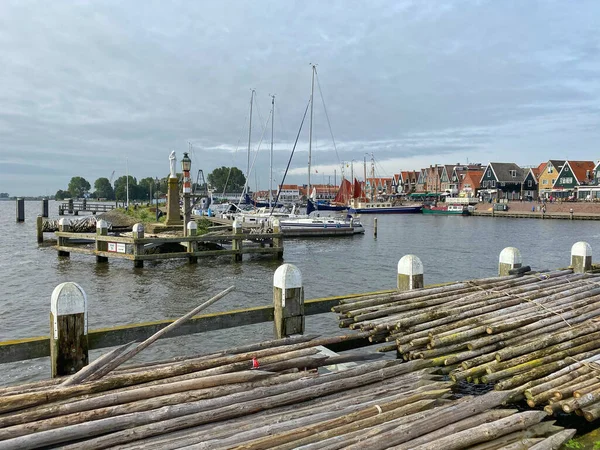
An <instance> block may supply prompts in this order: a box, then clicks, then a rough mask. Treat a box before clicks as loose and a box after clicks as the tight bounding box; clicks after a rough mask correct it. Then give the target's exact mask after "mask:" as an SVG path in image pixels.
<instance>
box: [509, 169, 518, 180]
mask: <svg viewBox="0 0 600 450" xmlns="http://www.w3.org/2000/svg"><path fill="white" fill-rule="evenodd" d="M510 176H511V177H513V178H514V177H516V176H517V171H516V170H510Z"/></svg>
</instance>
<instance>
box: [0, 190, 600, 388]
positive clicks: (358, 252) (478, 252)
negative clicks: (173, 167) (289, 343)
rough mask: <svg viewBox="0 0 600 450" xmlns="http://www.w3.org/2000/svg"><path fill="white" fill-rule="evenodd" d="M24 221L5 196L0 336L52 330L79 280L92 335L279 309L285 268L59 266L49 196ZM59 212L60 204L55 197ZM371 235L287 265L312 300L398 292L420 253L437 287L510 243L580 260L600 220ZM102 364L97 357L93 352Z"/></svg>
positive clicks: (161, 349) (491, 261) (322, 247)
mask: <svg viewBox="0 0 600 450" xmlns="http://www.w3.org/2000/svg"><path fill="white" fill-rule="evenodd" d="M25 211H26V215H25V217H26V221H25V223H16V222H15V202H14V201H0V276H1V278H2V288H1V289H0V340H6V339H13V338H21V337H31V336H40V335H45V334H47V333H48V329H49V326H48V315H49V311H50V295H51V293H52V290H53V289H54V287H55V286H56V285H58V284H59V283H62V282H64V281H74V282H77V283H79V284H80V285H81V286H82V287H83V289H84V290H85V291H86V293H87V295H88V316H89V325H90V328H99V327H106V326H111V325H117V324H126V323H135V322H145V321H150V320H158V319H165V318H176V317H179V316H181V315H183V314H184V313H186V312H188V311H190V310H191V309H193V308H194V307H195V306H197V305H198V304H200V303H201V302H202V301H203V300H206V299H207V298H208V297H210V296H211V295H213V294H215V293H217V292H218V291H220V290H222V289H224V288H226V287H228V286H230V285H235V287H236V290H235V291H234V292H233V293H231V294H229V295H228V296H227V297H225V298H224V299H222V300H220V301H219V302H217V303H216V304H215V305H213V306H211V307H210V309H208V310H206V312H217V311H227V310H231V309H235V308H243V307H250V306H261V305H269V304H271V302H272V289H273V288H272V278H273V273H274V271H275V269H276V268H277V266H278V265H279V264H280V262H277V261H273V260H269V259H264V257H263V258H261V257H258V256H257V257H252V258H251V260H250V259H246V258H248V256H245V257H244V262H243V263H237V264H232V263H231V262H230V258H229V257H219V258H212V259H200V260H199V264H198V265H196V266H190V265H187V264H185V263H184V262H182V261H164V262H156V263H148V262H146V263H145V267H144V268H143V269H134V268H133V263H132V262H130V261H119V260H113V261H111V262H110V263H109V264H108V265H97V264H96V263H95V258H93V257H91V256H87V255H77V254H71V258H69V259H64V258H61V259H59V258H58V257H57V255H56V251H55V250H54V249H52V248H48V247H46V248H40V247H38V245H37V243H36V238H35V218H36V216H37V215H38V214H40V212H41V202H40V201H30V202H25ZM50 214H51V217H58V216H57V203H55V202H50ZM361 220H362V222H363V223H364V225H365V228H366V230H367V232H366V234H365V235H364V236H353V237H342V238H323V239H289V240H286V242H285V253H284V259H285V261H284V262H286V263H292V264H295V265H296V266H298V267H299V269H300V270H301V271H302V275H303V279H304V286H305V296H306V298H307V299H310V298H316V297H324V296H331V295H339V294H347V293H354V292H365V291H374V290H380V289H391V288H393V287H394V286H395V284H396V266H397V263H398V259H399V258H400V257H402V256H403V255H405V254H408V253H413V254H416V255H418V256H419V257H420V258H421V260H422V261H423V264H424V267H425V282H426V283H438V282H443V281H455V280H462V279H465V278H477V277H486V276H492V275H495V274H496V271H497V264H498V255H499V253H500V251H501V250H502V249H503V248H504V247H507V246H515V247H518V248H519V249H520V250H521V253H522V255H523V262H524V264H529V265H531V266H532V267H535V268H556V267H564V266H566V265H568V264H569V251H570V248H571V245H572V244H573V243H574V242H576V241H579V240H585V241H587V242H589V243H590V244H591V245H592V248H600V246H599V245H597V244H598V240H599V239H600V228H599V225H600V224H599V223H598V222H595V221H577V220H575V221H564V220H556V221H552V220H543V221H542V220H532V219H529V220H528V219H510V218H493V219H492V218H487V217H451V216H423V215H419V214H415V215H413V214H410V215H382V216H378V237H377V239H374V238H373V233H372V231H373V217H372V216H363V217H362V218H361ZM306 325H307V331H308V332H310V333H315V332H316V333H319V334H324V333H325V334H333V333H336V332H338V331H339V330H338V328H337V323H336V317H335V315H333V314H324V315H319V316H311V317H308V318H307V320H306ZM271 327H272V326H271V325H270V324H263V325H253V326H246V327H240V328H239V329H235V330H225V331H221V332H211V333H204V334H198V335H195V336H187V337H182V338H174V339H168V340H165V341H164V342H162V343H157V344H154V345H153V348H151V349H148V350H145V351H144V352H143V353H142V355H140V358H141V359H144V358H147V359H151V358H163V357H168V356H170V355H172V354H173V355H174V354H182V353H197V352H203V351H210V350H215V349H217V348H224V347H227V346H232V345H238V344H241V343H243V342H251V341H257V340H261V339H269V338H272V328H271ZM92 357H94V354H92ZM48 373H49V369H48V362H47V358H46V359H39V360H34V361H25V362H21V363H17V364H5V365H1V366H0V374H1V375H0V384H6V383H10V382H14V381H17V380H28V379H36V378H41V377H45V376H47V374H48Z"/></svg>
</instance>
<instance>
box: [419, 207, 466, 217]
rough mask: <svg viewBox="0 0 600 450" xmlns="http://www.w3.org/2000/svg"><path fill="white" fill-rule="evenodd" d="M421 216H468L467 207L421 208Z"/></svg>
mask: <svg viewBox="0 0 600 450" xmlns="http://www.w3.org/2000/svg"><path fill="white" fill-rule="evenodd" d="M423 214H440V215H451V216H469V215H471V212H470V211H469V207H468V205H441V206H423Z"/></svg>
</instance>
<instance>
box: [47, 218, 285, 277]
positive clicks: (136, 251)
mask: <svg viewBox="0 0 600 450" xmlns="http://www.w3.org/2000/svg"><path fill="white" fill-rule="evenodd" d="M38 228H39V227H38ZM251 231H252V230H246V232H244V229H243V228H242V227H241V226H236V227H234V228H233V233H222V232H215V233H208V234H204V235H197V224H196V222H194V221H190V222H189V223H188V225H187V235H186V236H146V235H145V232H144V227H143V225H142V224H139V223H138V224H135V225H134V226H133V232H132V235H131V236H123V235H121V236H115V235H108V228H107V223H106V222H105V221H104V220H100V221H99V222H98V223H97V228H96V234H91V233H74V232H71V231H70V224H69V223H68V221H67V220H66V219H61V220H60V222H59V231H56V232H55V235H56V237H57V245H56V250H57V251H58V255H59V256H61V257H69V256H70V254H71V253H80V254H85V255H91V256H95V257H96V262H98V263H105V262H108V260H109V259H110V258H115V259H126V260H129V261H133V263H134V266H135V267H139V268H141V267H143V266H144V261H158V260H165V259H184V260H187V261H188V262H189V263H190V264H195V263H197V262H198V258H200V257H207V256H227V255H229V256H231V257H232V260H233V261H242V257H243V255H245V254H264V255H272V256H273V257H274V258H276V259H282V258H283V236H282V234H281V233H279V232H278V230H274V232H272V233H253V232H251ZM38 234H39V232H38ZM38 240H39V238H38ZM71 241H77V244H76V245H75V244H72V243H71ZM82 242H84V243H85V242H88V243H89V247H88V248H86V247H84V246H82V245H81V243H82ZM164 244H180V245H181V247H182V251H179V252H173V251H170V252H166V253H157V252H156V251H155V250H154V249H155V248H156V247H160V246H161V245H164ZM223 245H227V246H230V247H231V248H223V247H222V246H223ZM215 247H219V248H218V249H214V248H215Z"/></svg>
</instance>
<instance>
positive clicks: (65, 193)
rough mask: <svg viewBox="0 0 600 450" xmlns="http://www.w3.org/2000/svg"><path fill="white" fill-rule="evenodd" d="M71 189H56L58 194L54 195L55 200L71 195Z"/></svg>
mask: <svg viewBox="0 0 600 450" xmlns="http://www.w3.org/2000/svg"><path fill="white" fill-rule="evenodd" d="M69 196H70V194H69V191H63V190H62V189H59V190H58V191H56V194H55V195H54V199H55V200H64V199H65V198H67V197H69Z"/></svg>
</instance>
